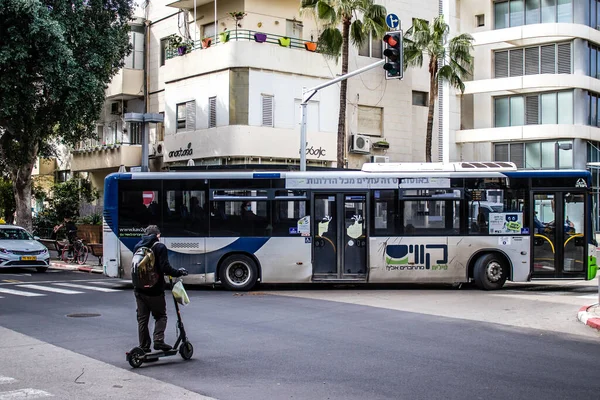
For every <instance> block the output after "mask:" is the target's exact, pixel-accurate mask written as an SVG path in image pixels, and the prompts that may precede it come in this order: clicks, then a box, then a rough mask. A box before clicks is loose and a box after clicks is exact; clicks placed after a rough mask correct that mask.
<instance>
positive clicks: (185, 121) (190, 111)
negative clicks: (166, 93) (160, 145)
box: [177, 101, 196, 132]
mask: <svg viewBox="0 0 600 400" xmlns="http://www.w3.org/2000/svg"><path fill="white" fill-rule="evenodd" d="M195 130H196V101H188V102H187V103H180V104H177V132H183V131H195Z"/></svg>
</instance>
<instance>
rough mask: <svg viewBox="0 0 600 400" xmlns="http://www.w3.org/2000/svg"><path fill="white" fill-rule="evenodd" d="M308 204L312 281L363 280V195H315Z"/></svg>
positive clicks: (364, 237)
mask: <svg viewBox="0 0 600 400" xmlns="http://www.w3.org/2000/svg"><path fill="white" fill-rule="evenodd" d="M311 204H312V207H313V210H312V212H311V214H310V215H311V218H312V221H311V236H312V260H313V261H312V265H313V279H314V280H341V279H342V280H358V281H365V280H366V278H367V243H368V240H367V226H366V221H367V220H368V218H366V210H367V195H366V193H315V194H313V201H312V202H311Z"/></svg>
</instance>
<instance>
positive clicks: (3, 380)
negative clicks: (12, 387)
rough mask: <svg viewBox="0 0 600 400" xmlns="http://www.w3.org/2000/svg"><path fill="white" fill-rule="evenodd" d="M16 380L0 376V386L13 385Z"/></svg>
mask: <svg viewBox="0 0 600 400" xmlns="http://www.w3.org/2000/svg"><path fill="white" fill-rule="evenodd" d="M16 381H17V380H16V379H15V378H11V377H10V376H2V375H0V385H3V384H5V383H13V382H16Z"/></svg>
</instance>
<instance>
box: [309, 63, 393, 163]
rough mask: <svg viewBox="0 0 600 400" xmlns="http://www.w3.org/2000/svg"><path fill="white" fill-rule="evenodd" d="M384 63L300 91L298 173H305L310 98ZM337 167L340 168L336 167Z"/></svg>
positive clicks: (371, 65) (368, 66) (370, 65)
mask: <svg viewBox="0 0 600 400" xmlns="http://www.w3.org/2000/svg"><path fill="white" fill-rule="evenodd" d="M384 63H385V59H384V60H380V61H377V62H376V63H373V64H369V65H367V66H366V67H362V68H359V69H357V70H356V71H352V72H348V73H347V74H346V75H342V76H338V77H337V78H335V79H332V80H330V81H327V82H325V83H322V84H320V85H318V86H315V87H313V88H310V89H308V90H307V89H302V103H300V106H301V107H302V121H301V123H300V171H306V116H307V105H308V102H309V101H310V99H312V97H313V96H314V95H315V94H317V92H318V91H319V90H321V89H323V88H326V87H327V86H331V85H334V84H336V83H338V82H341V81H345V80H346V79H348V78H352V77H353V76H356V75H360V74H362V73H363V72H366V71H368V70H370V69H373V68H377V67H379V66H380V65H383V64H384ZM338 167H340V166H339V165H338Z"/></svg>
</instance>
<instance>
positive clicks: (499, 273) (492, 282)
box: [473, 254, 508, 290]
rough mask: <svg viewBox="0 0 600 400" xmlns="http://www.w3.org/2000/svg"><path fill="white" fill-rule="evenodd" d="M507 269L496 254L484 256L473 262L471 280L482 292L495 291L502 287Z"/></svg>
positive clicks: (502, 260) (503, 261)
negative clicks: (472, 279)
mask: <svg viewBox="0 0 600 400" xmlns="http://www.w3.org/2000/svg"><path fill="white" fill-rule="evenodd" d="M507 274H508V267H507V266H506V262H505V260H504V259H503V258H501V257H499V256H498V255H497V254H485V255H483V256H481V257H479V258H478V259H477V261H475V268H474V269H473V278H474V279H475V284H476V285H477V286H478V287H479V288H480V289H483V290H497V289H500V288H502V286H504V283H505V282H506V278H507Z"/></svg>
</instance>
